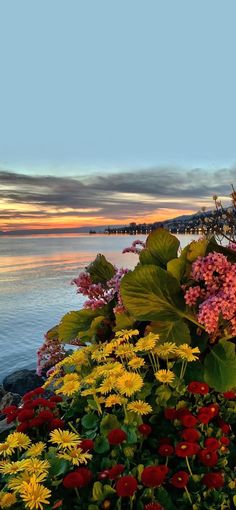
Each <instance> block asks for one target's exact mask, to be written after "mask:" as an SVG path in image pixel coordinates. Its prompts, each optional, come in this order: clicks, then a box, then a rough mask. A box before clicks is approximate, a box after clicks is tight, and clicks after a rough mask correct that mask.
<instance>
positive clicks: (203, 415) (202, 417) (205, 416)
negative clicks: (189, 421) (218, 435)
mask: <svg viewBox="0 0 236 510" xmlns="http://www.w3.org/2000/svg"><path fill="white" fill-rule="evenodd" d="M202 409H203V408H202ZM205 409H206V410H205V411H203V410H202V411H199V413H198V415H197V417H198V421H199V422H200V423H205V425H207V424H208V423H209V421H210V420H211V419H212V416H211V413H209V411H208V410H207V408H205Z"/></svg>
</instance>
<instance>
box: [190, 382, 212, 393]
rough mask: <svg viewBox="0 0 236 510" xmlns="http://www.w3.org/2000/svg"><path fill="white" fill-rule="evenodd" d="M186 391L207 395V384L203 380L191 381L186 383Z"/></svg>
mask: <svg viewBox="0 0 236 510" xmlns="http://www.w3.org/2000/svg"><path fill="white" fill-rule="evenodd" d="M188 391H189V392H190V393H194V394H196V395H207V393H209V386H208V384H206V383H204V382H198V381H193V382H191V383H190V384H189V385H188Z"/></svg>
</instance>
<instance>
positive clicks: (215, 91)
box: [0, 0, 236, 212]
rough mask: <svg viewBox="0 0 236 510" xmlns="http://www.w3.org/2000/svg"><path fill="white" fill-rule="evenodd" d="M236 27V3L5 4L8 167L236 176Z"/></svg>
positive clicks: (0, 134) (64, 0)
mask: <svg viewBox="0 0 236 510" xmlns="http://www.w3.org/2000/svg"><path fill="white" fill-rule="evenodd" d="M235 19H236V3H235V1H234V0H227V2H222V1H221V0H192V1H191V0H178V1H176V0H162V1H160V0H147V1H144V0H142V1H140V0H119V1H114V0H113V1H112V0H84V1H80V0H40V1H37V2H36V1H34V2H33V1H32V0H21V1H19V0H7V1H4V0H2V1H0V53H1V80H0V101H1V104H0V169H1V170H2V171H8V172H12V173H21V174H23V175H32V176H35V175H36V176H37V175H42V176H43V175H44V176H45V175H51V176H55V177H64V176H68V177H70V176H74V177H76V178H77V179H84V178H86V177H89V176H90V177H91V179H92V178H93V177H94V176H95V177H96V176H97V177H99V176H104V175H107V176H110V175H113V174H114V175H116V174H117V173H118V174H124V175H125V174H126V173H127V172H131V173H132V172H133V174H135V173H137V172H138V171H142V172H145V171H147V172H149V171H150V169H154V168H155V169H157V177H158V171H159V170H158V169H160V168H163V166H164V167H167V168H169V167H174V168H176V171H177V173H180V174H181V175H185V176H186V175H187V172H188V171H190V170H192V169H196V168H201V169H202V171H203V173H205V175H206V176H208V175H210V176H212V175H213V173H214V172H215V171H218V170H222V169H225V168H226V169H230V171H231V172H232V171H233V172H234V164H235V163H236V149H235V134H234V132H235V119H236V101H235V90H236V71H235V43H236V33H235ZM232 169H233V170H232ZM147 175H148V173H147ZM235 175H236V174H235ZM207 179H208V177H207ZM157 181H158V179H157ZM229 184H230V183H229ZM0 188H1V182H0ZM212 191H213V192H214V189H213V188H212ZM209 193H211V189H210V191H209ZM208 198H209V197H208V196H207V197H204V200H205V199H206V200H208ZM140 200H141V201H142V199H141V198H140ZM5 205H6V204H5ZM8 206H9V201H8ZM8 206H7V207H8ZM15 207H16V206H15ZM197 207H198V206H197V205H196V207H195V208H197ZM186 208H187V209H190V204H188V206H187V204H186ZM152 212H153V209H152Z"/></svg>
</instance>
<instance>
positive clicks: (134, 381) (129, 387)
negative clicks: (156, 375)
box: [116, 372, 143, 397]
mask: <svg viewBox="0 0 236 510" xmlns="http://www.w3.org/2000/svg"><path fill="white" fill-rule="evenodd" d="M116 385H117V389H118V391H119V392H120V393H121V394H122V395H127V397H130V396H131V395H133V394H134V393H136V392H137V391H139V390H140V389H141V388H142V386H143V379H142V377H141V376H140V375H139V374H136V373H135V372H124V374H123V375H122V376H121V377H120V378H119V379H117V383H116Z"/></svg>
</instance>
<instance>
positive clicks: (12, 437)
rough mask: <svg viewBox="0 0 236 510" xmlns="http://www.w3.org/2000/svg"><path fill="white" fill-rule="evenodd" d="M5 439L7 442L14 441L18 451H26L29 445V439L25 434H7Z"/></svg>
mask: <svg viewBox="0 0 236 510" xmlns="http://www.w3.org/2000/svg"><path fill="white" fill-rule="evenodd" d="M7 439H8V441H9V442H14V441H16V443H17V445H16V446H17V448H19V450H26V449H27V448H28V446H29V445H30V444H31V439H30V438H29V436H27V435H26V434H23V432H13V433H12V434H9V436H8V438H7Z"/></svg>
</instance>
